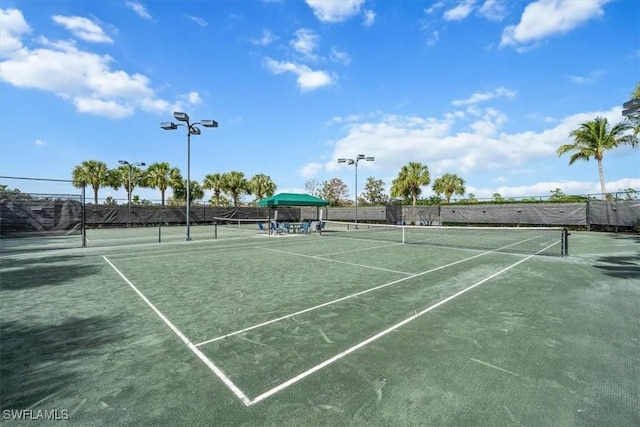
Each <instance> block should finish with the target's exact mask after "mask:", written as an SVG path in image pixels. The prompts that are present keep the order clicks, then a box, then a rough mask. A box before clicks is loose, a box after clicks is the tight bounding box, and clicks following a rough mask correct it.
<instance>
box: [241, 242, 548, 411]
mask: <svg viewBox="0 0 640 427" xmlns="http://www.w3.org/2000/svg"><path fill="white" fill-rule="evenodd" d="M551 246H553V245H550V246H548V247H547V248H544V249H543V250H541V251H539V252H538V253H540V252H542V251H544V250H546V249H548V248H549V247H551ZM536 255H537V253H536V254H533V255H529V256H528V257H526V258H523V259H521V260H520V261H518V262H516V263H514V264H511V265H510V266H508V267H506V268H503V269H502V270H500V271H498V272H497V273H494V274H492V275H491V276H489V277H485V278H484V279H482V280H480V281H479V282H476V283H474V284H473V285H471V286H469V287H467V288H465V289H463V290H461V291H460V292H457V293H455V294H453V295H451V296H450V297H447V298H445V299H443V300H442V301H440V302H438V303H436V304H434V305H432V306H431V307H428V308H426V309H424V310H422V311H421V312H419V313H416V314H414V315H413V316H411V317H409V318H407V319H405V320H403V321H401V322H399V323H396V324H395V325H393V326H391V327H390V328H387V329H385V330H384V331H382V332H379V333H377V334H375V335H373V336H372V337H370V338H368V339H366V340H364V341H362V342H360V343H359V344H356V345H354V346H353V347H351V348H349V349H347V350H345V351H343V352H342V353H338V354H336V355H335V356H333V357H331V358H330V359H327V360H325V361H324V362H322V363H320V364H318V365H316V366H314V367H313V368H311V369H308V370H306V371H304V372H302V373H301V374H298V375H296V376H295V377H293V378H291V379H289V380H287V381H285V382H283V383H282V384H280V385H278V386H276V387H274V388H272V389H271V390H268V391H266V392H264V393H262V394H261V395H259V396H257V397H256V398H254V399H253V400H252V401H251V402H250V403H249V405H254V404H256V403H258V402H260V401H262V400H264V399H266V398H267V397H269V396H272V395H274V394H276V393H278V392H280V391H282V390H284V389H285V388H287V387H289V386H290V385H292V384H295V383H297V382H298V381H300V380H302V379H303V378H305V377H308V376H309V375H311V374H313V373H314V372H316V371H318V370H320V369H322V368H324V367H326V366H328V365H330V364H332V363H333V362H335V361H337V360H340V359H342V358H343V357H345V356H347V355H348V354H351V353H353V352H354V351H356V350H358V349H360V348H362V347H364V346H365V345H367V344H370V343H372V342H373V341H376V340H377V339H379V338H382V337H383V336H385V335H387V334H388V333H390V332H392V331H394V330H396V329H398V328H400V327H401V326H404V325H406V324H407V323H409V322H411V321H413V320H415V319H417V318H418V317H420V316H422V315H424V314H425V313H428V312H429V311H431V310H433V309H434V308H436V307H439V306H441V305H442V304H444V303H446V302H448V301H451V300H452V299H454V298H457V297H459V296H460V295H462V294H464V293H465V292H468V291H470V290H471V289H473V288H475V287H476V286H480V285H481V284H483V283H485V282H487V281H489V280H491V279H493V278H494V277H496V276H499V275H500V274H502V273H504V272H505V271H507V270H510V269H512V268H513V267H515V266H517V265H519V264H522V263H523V262H525V261H527V260H528V259H530V258H532V257H534V256H536ZM401 280H406V279H401Z"/></svg>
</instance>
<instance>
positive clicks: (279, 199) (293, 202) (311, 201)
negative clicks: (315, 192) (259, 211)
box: [258, 193, 329, 207]
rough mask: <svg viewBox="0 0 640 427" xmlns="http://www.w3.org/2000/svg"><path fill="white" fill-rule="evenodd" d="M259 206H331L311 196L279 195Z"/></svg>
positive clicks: (261, 202) (260, 202)
mask: <svg viewBox="0 0 640 427" xmlns="http://www.w3.org/2000/svg"><path fill="white" fill-rule="evenodd" d="M258 206H268V207H278V206H329V202H327V201H326V200H324V199H321V198H319V197H314V196H312V195H310V194H298V193H278V194H275V195H273V196H271V197H267V198H266V199H262V200H260V201H259V202H258Z"/></svg>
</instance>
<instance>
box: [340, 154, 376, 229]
mask: <svg viewBox="0 0 640 427" xmlns="http://www.w3.org/2000/svg"><path fill="white" fill-rule="evenodd" d="M375 159H376V158H375V157H372V156H365V155H364V154H358V156H357V157H356V158H355V159H345V158H340V159H338V163H346V164H348V165H355V167H356V190H355V201H356V224H358V162H359V161H360V160H365V161H367V162H373V161H374V160H375ZM356 227H357V225H356Z"/></svg>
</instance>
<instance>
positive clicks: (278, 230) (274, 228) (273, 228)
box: [271, 221, 285, 234]
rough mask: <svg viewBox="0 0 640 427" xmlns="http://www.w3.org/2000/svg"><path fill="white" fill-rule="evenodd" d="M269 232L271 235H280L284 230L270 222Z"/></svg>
mask: <svg viewBox="0 0 640 427" xmlns="http://www.w3.org/2000/svg"><path fill="white" fill-rule="evenodd" d="M271 231H272V232H273V234H282V233H284V231H285V229H284V227H282V226H281V225H278V224H277V223H276V222H275V221H271Z"/></svg>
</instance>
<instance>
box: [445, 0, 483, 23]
mask: <svg viewBox="0 0 640 427" xmlns="http://www.w3.org/2000/svg"><path fill="white" fill-rule="evenodd" d="M475 2H476V0H462V1H461V2H460V3H458V5H457V6H455V7H453V8H451V9H449V10H447V11H445V12H444V14H443V15H442V17H443V18H444V19H445V21H461V20H463V19H465V18H466V17H467V16H469V14H470V13H471V11H472V10H473V6H474V4H475Z"/></svg>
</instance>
